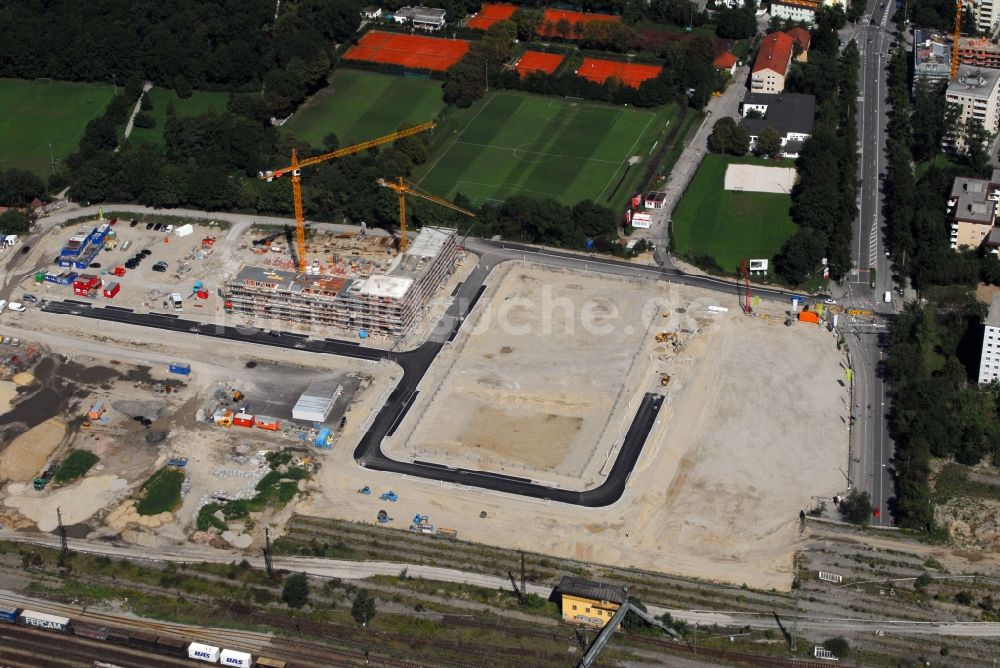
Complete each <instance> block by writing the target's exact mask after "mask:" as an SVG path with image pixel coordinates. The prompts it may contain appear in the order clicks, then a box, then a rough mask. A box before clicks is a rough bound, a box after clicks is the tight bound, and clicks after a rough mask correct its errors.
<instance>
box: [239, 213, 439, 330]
mask: <svg viewBox="0 0 1000 668" xmlns="http://www.w3.org/2000/svg"><path fill="white" fill-rule="evenodd" d="M457 259H458V245H457V241H456V235H455V230H451V229H447V228H440V227H425V228H423V229H422V230H421V231H420V234H418V235H417V238H416V239H414V241H413V242H412V243H410V245H409V246H408V248H407V249H406V252H405V253H402V254H400V255H398V256H397V257H396V258H395V260H394V262H393V264H392V266H391V267H390V268H389V271H387V272H385V273H384V274H372V275H369V276H359V277H354V278H351V277H339V276H326V275H316V274H299V273H297V272H292V271H284V270H278V269H269V268H265V267H252V266H248V267H243V268H242V269H241V270H240V271H239V273H238V274H237V275H236V277H235V278H233V279H232V280H231V281H229V283H227V285H226V295H225V298H226V306H227V309H230V310H231V311H232V312H234V313H241V314H244V315H249V316H252V317H254V318H262V319H277V320H287V321H291V322H296V323H300V324H302V325H305V326H308V327H315V328H338V329H343V330H358V331H360V330H364V331H366V332H370V333H373V334H386V335H390V336H400V335H402V334H405V333H406V332H407V330H408V329H409V328H410V326H411V325H412V324H413V322H414V321H415V320H416V319H417V317H418V315H419V313H420V310H421V309H422V308H423V307H424V306H426V305H427V303H428V302H429V301H430V299H431V297H433V296H434V294H435V293H436V292H437V290H438V289H439V288H440V287H441V285H442V284H444V282H445V281H446V280H447V278H448V276H449V275H450V274H451V272H452V271H453V270H454V267H455V263H456V261H457Z"/></svg>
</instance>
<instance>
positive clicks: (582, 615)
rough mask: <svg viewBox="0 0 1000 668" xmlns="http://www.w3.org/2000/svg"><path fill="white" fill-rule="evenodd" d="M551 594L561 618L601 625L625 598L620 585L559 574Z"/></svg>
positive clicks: (626, 594)
mask: <svg viewBox="0 0 1000 668" xmlns="http://www.w3.org/2000/svg"><path fill="white" fill-rule="evenodd" d="M552 595H553V596H555V597H557V598H558V599H559V603H560V606H561V607H562V618H563V621H567V622H570V623H574V624H584V625H586V626H593V627H595V628H601V627H603V626H604V625H605V624H607V623H608V622H609V621H611V618H612V617H614V615H615V611H617V610H618V608H620V607H621V606H622V605H623V604H624V603H625V601H627V600H628V592H627V591H625V588H624V587H619V586H617V585H609V584H605V583H603V582H594V581H592V580H584V579H583V578H577V577H572V576H568V575H566V576H563V579H562V580H560V581H559V584H558V585H556V588H555V590H553V592H552Z"/></svg>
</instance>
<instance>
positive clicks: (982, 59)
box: [958, 37, 1000, 70]
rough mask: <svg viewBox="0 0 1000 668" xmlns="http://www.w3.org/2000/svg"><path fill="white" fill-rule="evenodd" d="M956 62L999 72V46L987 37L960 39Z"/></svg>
mask: <svg viewBox="0 0 1000 668" xmlns="http://www.w3.org/2000/svg"><path fill="white" fill-rule="evenodd" d="M958 62H960V63H962V64H963V65H973V66H975V67H989V68H992V69H995V70H1000V44H998V43H997V40H995V39H990V38H988V37H961V38H960V39H959V40H958Z"/></svg>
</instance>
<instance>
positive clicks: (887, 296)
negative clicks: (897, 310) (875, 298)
mask: <svg viewBox="0 0 1000 668" xmlns="http://www.w3.org/2000/svg"><path fill="white" fill-rule="evenodd" d="M882 301H884V302H885V303H886V304H890V303H892V293H891V292H889V291H888V290H886V291H885V294H884V295H882Z"/></svg>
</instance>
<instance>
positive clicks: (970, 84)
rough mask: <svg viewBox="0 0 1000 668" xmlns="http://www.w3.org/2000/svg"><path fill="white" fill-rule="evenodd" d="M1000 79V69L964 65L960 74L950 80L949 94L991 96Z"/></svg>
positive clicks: (959, 69)
mask: <svg viewBox="0 0 1000 668" xmlns="http://www.w3.org/2000/svg"><path fill="white" fill-rule="evenodd" d="M997 81H1000V70H994V69H990V68H988V67H973V66H970V65H962V66H961V67H959V68H958V76H957V77H956V78H954V79H952V80H951V81H950V82H948V95H958V96H962V97H970V96H971V97H989V96H990V95H992V94H993V91H994V90H995V89H996V87H997Z"/></svg>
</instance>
